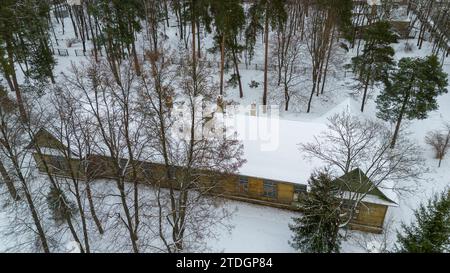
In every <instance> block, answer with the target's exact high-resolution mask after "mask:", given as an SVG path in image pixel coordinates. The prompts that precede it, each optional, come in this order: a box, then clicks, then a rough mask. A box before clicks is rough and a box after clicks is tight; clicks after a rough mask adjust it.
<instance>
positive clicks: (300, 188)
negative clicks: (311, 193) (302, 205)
mask: <svg viewBox="0 0 450 273" xmlns="http://www.w3.org/2000/svg"><path fill="white" fill-rule="evenodd" d="M306 192H307V190H306V185H298V184H296V185H294V198H293V199H294V202H297V201H299V199H300V196H301V195H302V194H304V193H306Z"/></svg>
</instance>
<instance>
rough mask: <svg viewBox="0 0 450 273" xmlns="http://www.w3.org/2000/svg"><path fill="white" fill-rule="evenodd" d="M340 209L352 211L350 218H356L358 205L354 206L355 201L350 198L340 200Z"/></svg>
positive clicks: (347, 211)
mask: <svg viewBox="0 0 450 273" xmlns="http://www.w3.org/2000/svg"><path fill="white" fill-rule="evenodd" d="M341 209H342V210H343V211H344V212H346V213H352V212H353V215H352V219H353V220H356V219H357V218H358V215H359V206H356V208H355V202H354V201H351V200H342V206H341Z"/></svg>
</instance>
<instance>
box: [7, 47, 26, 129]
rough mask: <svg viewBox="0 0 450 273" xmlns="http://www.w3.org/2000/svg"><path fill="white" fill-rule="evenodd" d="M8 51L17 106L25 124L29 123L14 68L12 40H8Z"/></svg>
mask: <svg viewBox="0 0 450 273" xmlns="http://www.w3.org/2000/svg"><path fill="white" fill-rule="evenodd" d="M5 43H6V51H7V53H8V62H9V66H10V73H11V78H12V83H13V85H14V92H15V93H16V99H17V104H18V106H19V112H20V117H21V119H22V121H23V122H27V121H28V115H27V112H26V110H25V106H24V104H23V99H22V93H21V91H20V88H19V83H18V81H17V77H16V69H15V67H14V56H13V48H12V44H11V41H10V39H6V41H5Z"/></svg>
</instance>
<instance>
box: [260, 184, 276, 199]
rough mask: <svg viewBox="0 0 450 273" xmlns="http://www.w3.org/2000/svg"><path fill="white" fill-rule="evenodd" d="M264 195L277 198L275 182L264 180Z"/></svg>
mask: <svg viewBox="0 0 450 273" xmlns="http://www.w3.org/2000/svg"><path fill="white" fill-rule="evenodd" d="M263 196H264V197H269V198H273V199H276V198H277V183H276V182H273V181H269V180H264V192H263Z"/></svg>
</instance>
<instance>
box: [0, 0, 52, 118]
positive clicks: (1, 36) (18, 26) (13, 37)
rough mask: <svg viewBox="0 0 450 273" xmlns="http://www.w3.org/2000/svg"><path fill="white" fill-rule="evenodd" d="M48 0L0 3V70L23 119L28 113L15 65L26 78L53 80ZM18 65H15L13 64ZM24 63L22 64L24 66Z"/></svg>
mask: <svg viewBox="0 0 450 273" xmlns="http://www.w3.org/2000/svg"><path fill="white" fill-rule="evenodd" d="M49 9H50V7H49V3H48V2H47V1H38V0H20V1H16V0H14V1H12V0H5V1H2V3H1V4H0V72H1V73H2V75H3V77H4V78H5V79H6V81H7V83H8V86H9V88H10V89H11V91H12V92H14V93H15V95H16V99H17V103H18V107H19V111H20V114H21V117H22V119H23V120H27V114H26V110H25V107H24V105H23V99H22V91H21V86H20V84H19V80H18V77H17V71H16V70H17V68H18V67H20V68H21V69H23V72H24V74H25V76H26V78H27V79H33V80H37V81H46V80H47V79H48V78H50V79H51V80H52V82H54V79H53V68H54V66H55V60H54V58H53V55H52V53H51V50H50V46H49V41H50V38H49V37H50V36H49V33H48V29H49V27H48V21H47V15H48V13H49ZM18 63H19V64H21V66H16V64H18ZM23 67H24V68H23Z"/></svg>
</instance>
